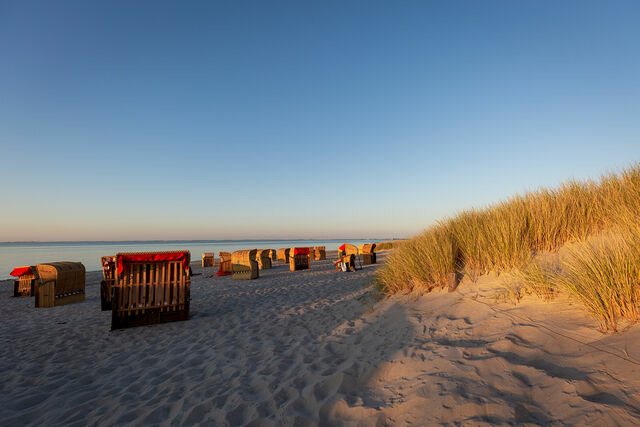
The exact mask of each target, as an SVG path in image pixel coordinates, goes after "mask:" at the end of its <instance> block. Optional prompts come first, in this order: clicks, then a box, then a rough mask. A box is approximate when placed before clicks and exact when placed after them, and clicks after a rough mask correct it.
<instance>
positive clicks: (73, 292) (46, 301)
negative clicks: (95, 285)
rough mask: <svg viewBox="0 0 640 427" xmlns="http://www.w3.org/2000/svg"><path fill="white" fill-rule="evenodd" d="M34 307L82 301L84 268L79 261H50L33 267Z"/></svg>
mask: <svg viewBox="0 0 640 427" xmlns="http://www.w3.org/2000/svg"><path fill="white" fill-rule="evenodd" d="M35 271H36V281H35V284H34V291H35V297H36V303H35V305H36V307H56V306H59V305H66V304H73V303H74V302H81V301H84V297H85V295H84V287H85V268H84V265H82V263H79V262H68V261H62V262H50V263H47V264H38V265H36V268H35Z"/></svg>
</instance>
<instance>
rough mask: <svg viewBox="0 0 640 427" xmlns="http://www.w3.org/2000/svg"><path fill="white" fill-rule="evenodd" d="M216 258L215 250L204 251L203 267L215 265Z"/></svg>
mask: <svg viewBox="0 0 640 427" xmlns="http://www.w3.org/2000/svg"><path fill="white" fill-rule="evenodd" d="M215 266H216V258H215V253H214V252H203V254H202V268H205V267H215Z"/></svg>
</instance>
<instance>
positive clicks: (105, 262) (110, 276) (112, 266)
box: [100, 256, 116, 311]
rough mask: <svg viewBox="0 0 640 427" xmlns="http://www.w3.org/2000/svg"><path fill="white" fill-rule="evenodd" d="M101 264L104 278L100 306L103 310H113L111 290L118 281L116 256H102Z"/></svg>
mask: <svg viewBox="0 0 640 427" xmlns="http://www.w3.org/2000/svg"><path fill="white" fill-rule="evenodd" d="M100 264H101V265H102V277H103V279H104V280H102V282H100V308H101V309H102V310H103V311H105V310H111V292H112V288H113V284H114V283H115V282H116V257H115V256H103V257H102V258H100Z"/></svg>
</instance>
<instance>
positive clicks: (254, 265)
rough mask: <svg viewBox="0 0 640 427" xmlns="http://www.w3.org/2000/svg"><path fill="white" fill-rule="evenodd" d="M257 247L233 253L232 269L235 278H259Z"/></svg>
mask: <svg viewBox="0 0 640 427" xmlns="http://www.w3.org/2000/svg"><path fill="white" fill-rule="evenodd" d="M257 252H258V251H257V250H256V249H249V250H243V251H235V252H234V253H232V254H231V271H232V273H233V275H232V276H231V277H232V278H234V279H241V280H242V279H245V280H251V279H257V278H258V277H259V276H260V274H259V273H258V262H257V261H256V253H257Z"/></svg>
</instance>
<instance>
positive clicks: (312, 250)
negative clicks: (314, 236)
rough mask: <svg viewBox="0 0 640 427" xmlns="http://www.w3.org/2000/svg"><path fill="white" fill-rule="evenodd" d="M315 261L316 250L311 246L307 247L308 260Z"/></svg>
mask: <svg viewBox="0 0 640 427" xmlns="http://www.w3.org/2000/svg"><path fill="white" fill-rule="evenodd" d="M313 259H316V248H314V247H313V246H310V247H309V260H313Z"/></svg>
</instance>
